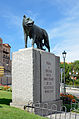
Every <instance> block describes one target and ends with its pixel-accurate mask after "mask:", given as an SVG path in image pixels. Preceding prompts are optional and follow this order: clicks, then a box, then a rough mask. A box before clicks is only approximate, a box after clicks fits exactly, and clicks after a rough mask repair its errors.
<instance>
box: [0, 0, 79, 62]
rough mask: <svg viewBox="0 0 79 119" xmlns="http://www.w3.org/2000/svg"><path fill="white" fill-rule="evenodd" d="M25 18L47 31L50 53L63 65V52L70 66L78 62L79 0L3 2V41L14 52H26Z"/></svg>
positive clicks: (0, 15) (0, 14) (0, 21)
mask: <svg viewBox="0 0 79 119" xmlns="http://www.w3.org/2000/svg"><path fill="white" fill-rule="evenodd" d="M24 14H26V15H27V17H31V19H33V20H34V21H35V24H36V25H38V26H40V27H42V28H44V29H46V31H47V32H48V35H49V40H50V47H51V52H52V53H54V54H55V55H58V56H60V60H61V61H63V59H62V52H63V51H64V50H65V51H66V52H67V57H66V61H67V62H73V61H75V60H79V0H0V37H1V38H2V39H3V42H4V43H9V44H10V45H11V52H14V51H18V50H19V49H22V48H24V33H23V28H22V19H23V15H24ZM28 47H31V40H30V39H29V40H28Z"/></svg>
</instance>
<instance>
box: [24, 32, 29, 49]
mask: <svg viewBox="0 0 79 119" xmlns="http://www.w3.org/2000/svg"><path fill="white" fill-rule="evenodd" d="M27 39H28V36H27V34H26V33H24V40H25V48H27Z"/></svg>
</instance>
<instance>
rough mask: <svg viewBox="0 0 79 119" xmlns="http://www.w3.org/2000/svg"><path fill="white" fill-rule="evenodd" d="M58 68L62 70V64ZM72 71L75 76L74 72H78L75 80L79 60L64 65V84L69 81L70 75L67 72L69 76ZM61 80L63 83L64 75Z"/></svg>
mask: <svg viewBox="0 0 79 119" xmlns="http://www.w3.org/2000/svg"><path fill="white" fill-rule="evenodd" d="M60 68H63V69H64V63H60ZM73 70H74V74H75V75H76V72H78V74H77V75H76V77H77V79H79V60H77V61H75V62H71V63H69V64H68V63H65V80H66V83H69V81H70V79H71V78H70V77H71V76H70V75H69V72H71V75H72V74H73ZM62 79H63V81H64V73H63V76H62Z"/></svg>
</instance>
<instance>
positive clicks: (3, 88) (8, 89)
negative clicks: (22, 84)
mask: <svg viewBox="0 0 79 119" xmlns="http://www.w3.org/2000/svg"><path fill="white" fill-rule="evenodd" d="M0 90H4V91H10V92H12V88H11V87H10V86H7V85H5V86H0Z"/></svg>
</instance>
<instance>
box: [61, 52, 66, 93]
mask: <svg viewBox="0 0 79 119" xmlns="http://www.w3.org/2000/svg"><path fill="white" fill-rule="evenodd" d="M66 54H67V53H66V52H65V51H64V52H63V53H62V55H63V59H64V94H65V93H66V88H65V58H66Z"/></svg>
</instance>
